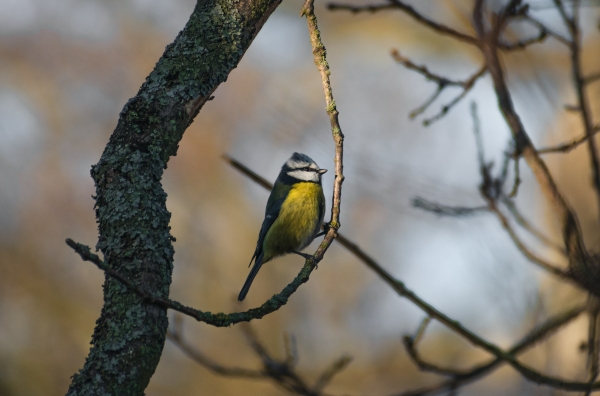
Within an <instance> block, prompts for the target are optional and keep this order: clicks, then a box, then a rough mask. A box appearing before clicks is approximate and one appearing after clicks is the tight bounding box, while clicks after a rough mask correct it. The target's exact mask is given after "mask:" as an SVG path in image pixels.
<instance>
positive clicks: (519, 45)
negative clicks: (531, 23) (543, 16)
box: [498, 29, 548, 51]
mask: <svg viewBox="0 0 600 396" xmlns="http://www.w3.org/2000/svg"><path fill="white" fill-rule="evenodd" d="M547 38H548V32H547V31H546V30H544V29H540V32H539V34H538V35H537V36H535V37H531V38H528V39H523V40H519V41H517V42H515V43H498V48H499V49H501V50H503V51H515V50H523V49H525V48H527V47H529V46H530V45H532V44H537V43H542V42H544V41H545V40H546V39H547Z"/></svg>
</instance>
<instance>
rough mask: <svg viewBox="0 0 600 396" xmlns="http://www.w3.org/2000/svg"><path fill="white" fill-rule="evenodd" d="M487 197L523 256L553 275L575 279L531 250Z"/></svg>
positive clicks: (491, 207)
mask: <svg viewBox="0 0 600 396" xmlns="http://www.w3.org/2000/svg"><path fill="white" fill-rule="evenodd" d="M484 197H485V196H484ZM485 198H486V199H487V200H488V205H489V206H488V207H489V209H490V210H491V211H492V212H494V213H495V214H496V216H497V217H498V220H500V224H502V228H504V230H505V231H506V232H507V234H508V235H509V236H510V239H512V241H513V243H514V244H515V246H516V247H517V249H519V251H520V252H521V253H522V254H523V256H525V257H526V258H527V259H528V260H529V261H531V262H532V263H534V264H537V265H538V266H539V267H541V268H543V269H545V270H546V271H548V272H550V273H551V274H553V275H556V276H559V277H561V278H563V279H565V280H569V281H572V280H573V279H572V278H571V276H570V275H569V274H568V273H567V272H566V271H565V270H563V269H561V268H560V267H559V266H558V265H556V264H552V263H549V262H548V261H546V260H544V259H542V258H541V257H539V256H537V255H536V254H535V253H533V252H532V251H531V250H529V248H528V247H527V245H525V243H524V242H523V241H521V239H520V238H519V236H518V235H517V233H516V232H515V230H514V229H513V227H512V226H511V225H510V222H509V221H508V219H507V218H506V216H505V215H504V213H502V211H501V210H500V209H499V208H498V206H497V205H496V201H495V200H493V199H490V198H489V197H485Z"/></svg>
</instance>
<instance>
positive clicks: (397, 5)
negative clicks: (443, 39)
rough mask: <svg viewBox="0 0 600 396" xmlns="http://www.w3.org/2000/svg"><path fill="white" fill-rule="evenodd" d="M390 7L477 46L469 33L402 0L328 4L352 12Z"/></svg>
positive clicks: (423, 23) (332, 7)
mask: <svg viewBox="0 0 600 396" xmlns="http://www.w3.org/2000/svg"><path fill="white" fill-rule="evenodd" d="M390 8H394V9H398V10H401V11H403V12H404V13H406V14H407V15H408V16H410V17H411V18H413V19H414V20H416V21H417V22H419V23H421V24H422V25H425V26H427V27H429V28H430V29H433V30H434V31H436V32H438V33H440V34H442V35H444V36H450V37H452V38H454V39H457V40H459V41H462V42H464V43H467V44H471V45H475V46H476V45H477V39H476V38H474V37H471V36H469V35H468V34H464V33H461V32H459V31H457V30H455V29H452V28H451V27H448V26H446V25H443V24H441V23H438V22H435V21H434V20H432V19H429V18H427V17H426V16H424V15H423V14H421V13H419V12H418V11H417V10H415V9H414V8H413V7H412V6H410V5H408V4H405V3H403V2H402V1H400V0H389V4H388V5H376V6H353V5H348V4H338V3H329V4H327V9H329V10H331V11H336V10H346V11H351V12H352V13H357V12H363V11H369V12H375V11H379V10H384V9H390Z"/></svg>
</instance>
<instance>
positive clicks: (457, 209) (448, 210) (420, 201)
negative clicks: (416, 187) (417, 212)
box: [411, 197, 489, 217]
mask: <svg viewBox="0 0 600 396" xmlns="http://www.w3.org/2000/svg"><path fill="white" fill-rule="evenodd" d="M411 203H412V205H413V206H414V207H415V208H419V209H423V210H425V211H427V212H431V213H435V214H436V215H439V216H450V217H464V216H470V215H473V214H476V213H478V212H488V211H489V209H488V207H487V206H476V207H472V208H468V207H462V206H447V205H442V204H438V203H436V202H431V201H428V200H426V199H425V198H421V197H416V198H414V199H413V200H412V202H411Z"/></svg>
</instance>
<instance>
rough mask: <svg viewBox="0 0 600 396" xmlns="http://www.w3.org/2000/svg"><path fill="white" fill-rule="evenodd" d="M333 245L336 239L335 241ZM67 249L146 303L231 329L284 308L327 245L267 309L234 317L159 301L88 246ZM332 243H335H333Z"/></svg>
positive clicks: (236, 314)
mask: <svg viewBox="0 0 600 396" xmlns="http://www.w3.org/2000/svg"><path fill="white" fill-rule="evenodd" d="M332 241H333V239H332ZM66 242H67V245H69V246H70V247H71V248H72V249H73V250H75V252H76V253H78V254H79V255H80V256H81V258H82V259H83V260H84V261H89V262H91V263H93V264H95V265H96V266H97V267H98V268H100V269H101V270H103V271H104V272H105V273H106V274H107V275H109V276H111V277H113V278H115V279H117V280H118V281H119V282H121V283H122V284H123V285H125V286H126V287H127V288H128V289H129V290H131V291H133V292H134V293H136V294H137V295H138V296H140V297H141V298H142V299H143V300H144V301H145V302H146V303H149V304H154V305H158V306H160V307H163V308H168V309H172V310H174V311H177V312H180V313H182V314H184V315H187V316H189V317H192V318H194V319H196V320H197V321H199V322H204V323H206V324H209V325H212V326H216V327H229V326H231V325H234V324H237V323H240V322H249V321H251V320H253V319H260V318H262V317H263V316H265V315H268V314H270V313H272V312H275V311H276V310H278V309H279V308H281V307H282V306H283V305H285V304H286V303H287V300H288V299H289V297H290V296H291V295H292V294H293V293H294V292H295V291H296V290H297V289H298V287H300V285H301V284H303V283H306V281H308V278H309V276H310V273H311V272H312V271H313V270H314V268H315V266H316V265H317V264H318V262H319V261H320V260H321V259H322V258H323V257H322V252H323V251H322V249H321V247H322V246H323V244H324V243H325V241H324V242H322V243H321V246H319V249H318V250H317V252H321V254H319V253H316V254H315V259H314V260H312V259H309V260H306V263H305V264H304V267H302V269H301V270H300V273H299V274H298V275H297V276H296V278H295V279H294V280H293V281H292V282H291V283H290V284H289V285H287V286H286V287H285V288H284V289H283V290H282V291H281V293H279V294H276V295H274V296H273V297H271V298H270V299H269V300H267V301H266V302H265V303H264V304H263V305H261V306H260V307H258V308H252V309H249V310H248V311H244V312H234V313H230V314H225V313H217V314H213V313H211V312H204V311H200V310H198V309H194V308H191V307H187V306H185V305H183V304H181V303H179V302H177V301H173V300H171V299H168V298H158V297H156V296H153V295H152V294H150V293H148V292H147V291H145V290H143V289H140V288H138V287H137V286H136V285H135V284H133V283H132V282H131V281H130V280H128V279H126V278H125V277H123V276H122V275H121V274H119V273H118V272H117V271H115V270H113V269H112V268H110V267H109V266H107V265H106V264H105V263H104V261H102V260H101V259H100V257H98V255H96V254H94V253H92V252H91V251H90V248H89V247H88V246H85V245H82V244H80V243H77V242H74V241H73V240H71V239H67V240H66ZM330 243H331V242H330Z"/></svg>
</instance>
